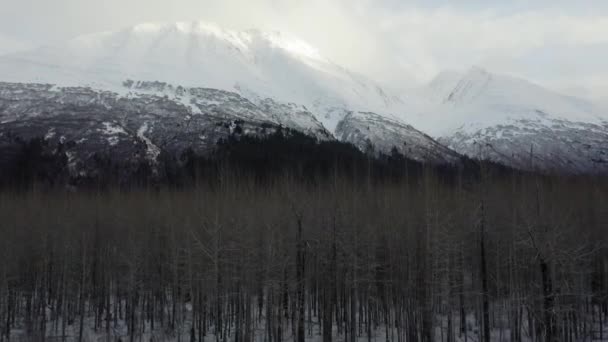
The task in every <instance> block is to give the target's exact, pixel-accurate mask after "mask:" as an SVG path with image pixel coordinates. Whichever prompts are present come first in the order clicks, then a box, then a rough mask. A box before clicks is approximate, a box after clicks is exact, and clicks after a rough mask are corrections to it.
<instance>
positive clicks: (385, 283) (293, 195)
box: [0, 138, 608, 342]
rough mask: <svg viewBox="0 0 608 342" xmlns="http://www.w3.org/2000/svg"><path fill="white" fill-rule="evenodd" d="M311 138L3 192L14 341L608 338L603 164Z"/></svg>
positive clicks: (6, 283)
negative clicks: (398, 151)
mask: <svg viewBox="0 0 608 342" xmlns="http://www.w3.org/2000/svg"><path fill="white" fill-rule="evenodd" d="M277 139H278V138H277ZM297 146H298V149H299V150H298V153H299V154H298V155H297V158H296V155H294V153H295V152H294V150H293V146H291V147H290V145H289V143H288V142H285V141H283V140H280V139H278V140H270V141H269V142H268V144H266V145H264V147H263V148H262V147H261V146H260V145H259V144H257V143H256V142H255V141H242V144H237V145H235V144H227V145H225V146H223V147H222V148H220V149H219V151H218V154H217V155H216V157H218V156H222V157H221V158H219V157H218V159H205V160H202V159H197V158H192V157H191V156H190V157H188V156H186V157H187V158H191V159H187V158H186V159H184V161H182V162H183V165H184V166H180V167H179V168H176V171H175V172H174V176H175V177H178V176H179V177H181V179H187V177H190V176H188V175H191V176H192V177H202V176H201V175H206V176H205V177H202V178H197V180H196V181H191V180H188V181H184V183H183V184H181V185H180V186H177V187H176V186H168V187H167V186H153V187H149V186H146V185H145V182H142V184H141V186H139V187H137V188H131V189H124V188H122V189H118V188H113V187H111V186H110V187H108V188H105V189H102V188H98V189H97V190H94V189H92V188H88V189H79V190H77V191H76V192H74V191H71V192H66V191H64V190H63V188H59V189H52V188H51V189H48V188H46V190H41V189H42V187H40V186H38V185H37V186H34V187H33V188H32V187H29V190H19V191H17V190H5V191H4V192H2V193H0V222H1V224H0V237H1V238H0V341H8V340H11V341H12V340H17V339H18V338H21V339H22V340H28V341H42V340H59V341H61V340H66V341H140V340H141V341H254V340H255V341H268V342H278V341H292V340H293V341H305V340H309V341H310V340H319V341H321V340H322V341H324V342H327V341H357V340H366V341H447V342H455V341H590V340H606V339H607V338H608V337H607V335H608V330H607V329H606V328H607V327H608V249H607V242H608V206H606V203H607V200H608V182H607V180H606V179H605V178H591V177H586V178H583V177H557V176H555V177H554V176H542V177H541V176H537V175H533V174H524V173H517V172H513V171H511V172H510V171H508V170H504V169H501V168H497V167H491V166H479V165H475V164H474V163H472V162H471V163H472V164H470V166H466V165H469V164H464V165H465V166H466V167H465V166H462V167H460V168H455V169H451V170H447V171H446V170H442V169H440V168H430V167H423V166H422V165H417V164H414V163H412V162H409V161H407V160H404V159H402V158H399V157H398V156H387V157H384V158H380V159H369V158H365V157H363V155H361V154H359V153H358V152H357V151H356V150H354V149H352V148H350V147H348V146H344V145H340V144H338V145H334V144H333V143H328V145H322V146H321V147H319V146H316V147H313V146H311V145H308V144H307V143H305V142H304V143H299V144H298V145H297ZM34 152H35V151H34ZM339 158H342V159H339ZM212 160H214V162H212ZM219 160H221V162H219ZM313 160H314V161H315V162H312V161H313ZM41 162H42V161H41ZM337 165H339V167H337ZM397 165H401V166H399V167H397ZM404 165H406V166H407V167H406V166H404ZM26 166H27V165H25V166H23V167H26ZM209 170H214V171H213V172H211V171H209ZM245 170H249V171H248V172H246V171H245ZM370 170H375V171H373V172H371V171H370ZM180 172H183V173H184V174H180ZM205 172H207V173H205ZM398 173H399V174H398ZM262 175H267V176H268V175H272V177H262ZM314 175H322V176H323V177H320V176H319V177H317V178H315V176H314ZM353 175H355V176H353ZM320 179H322V181H320ZM37 184H39V183H37Z"/></svg>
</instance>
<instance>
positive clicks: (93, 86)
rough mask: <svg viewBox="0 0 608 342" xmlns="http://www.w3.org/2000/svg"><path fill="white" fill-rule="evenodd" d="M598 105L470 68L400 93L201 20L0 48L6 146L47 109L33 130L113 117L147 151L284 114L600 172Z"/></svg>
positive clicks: (258, 36) (605, 164)
mask: <svg viewBox="0 0 608 342" xmlns="http://www.w3.org/2000/svg"><path fill="white" fill-rule="evenodd" d="M607 115H608V114H606V112H605V111H602V110H600V109H599V107H597V106H595V105H594V104H592V103H590V102H587V101H584V100H581V99H577V98H574V97H568V96H564V95H560V94H557V93H555V92H552V91H549V90H547V89H544V88H542V87H540V86H538V85H535V84H532V83H530V82H527V81H525V80H522V79H517V78H513V77H509V76H503V75H497V74H493V73H490V72H488V71H485V70H483V69H481V68H477V67H473V68H471V69H470V70H468V71H466V72H443V73H441V74H440V75H438V76H437V77H436V78H435V79H434V80H433V81H432V82H431V83H430V84H429V85H428V86H427V87H425V88H424V89H422V90H420V91H419V92H414V91H412V92H411V93H409V94H403V96H400V95H399V96H398V95H395V94H392V93H390V92H389V91H387V90H386V89H384V88H382V87H381V86H380V85H378V84H377V83H375V82H374V81H372V80H369V79H367V78H365V77H363V76H361V75H358V74H355V73H353V72H350V71H348V70H346V69H345V68H342V67H340V66H339V65H336V64H335V63H333V62H331V61H329V60H327V59H326V58H324V57H323V56H322V55H321V54H320V53H319V52H318V51H317V50H316V49H314V48H313V47H311V46H310V45H308V44H307V43H305V42H303V41H301V40H299V39H297V38H295V37H292V36H290V35H286V34H283V33H279V32H263V31H259V30H248V31H230V30H224V29H222V28H219V27H217V26H215V25H211V24H207V23H201V22H193V23H174V24H142V25H137V26H134V27H131V28H127V29H124V30H120V31H115V32H104V33H97V34H91V35H85V36H81V37H78V38H75V39H73V40H70V41H68V42H65V43H64V44H60V45H56V46H46V47H41V48H37V49H34V50H29V51H22V52H17V53H11V54H7V55H4V56H0V139H4V140H5V142H4V144H8V143H10V141H8V140H7V139H9V140H10V139H14V132H15V131H16V130H17V129H16V128H15V126H19V127H20V128H19V129H18V130H17V131H19V132H21V134H25V133H24V132H26V131H27V129H26V128H27V127H28V125H30V123H34V122H37V121H40V120H41V119H42V118H44V120H46V121H45V122H44V125H42V124H37V126H36V125H35V124H31V126H32V127H34V126H35V127H37V129H35V130H34V129H32V132H29V136H31V135H32V134H33V133H36V134H38V135H40V134H42V135H44V136H52V137H61V136H64V137H66V138H67V137H72V138H73V139H76V140H75V141H83V140H82V139H77V138H78V132H74V131H65V132H60V128H61V127H74V126H73V125H72V126H71V125H70V124H65V122H64V123H62V121H61V120H65V119H66V118H69V120H68V122H72V121H70V120H72V119H74V118H77V120H78V121H81V122H82V121H83V120H84V121H86V122H88V123H89V124H91V125H97V126H99V125H101V126H99V127H102V128H103V127H106V126H108V125H109V126H112V127H115V126H116V125H118V126H120V127H121V129H123V130H124V132H126V133H127V134H126V136H130V137H132V139H133V141H134V142H137V141H139V142H140V143H142V144H143V146H147V149H148V150H149V151H150V150H154V151H163V150H165V151H170V152H172V153H179V151H183V150H184V149H185V148H187V147H188V145H189V144H194V146H195V147H196V148H195V149H196V150H199V151H205V150H208V149H209V148H211V147H212V146H213V145H214V144H215V143H216V142H217V140H218V139H221V138H222V137H225V136H226V135H229V134H231V132H233V131H234V125H235V123H239V125H241V124H242V125H246V126H247V129H244V130H243V129H242V127H239V129H238V130H237V131H239V132H245V134H248V133H251V134H261V133H260V132H262V131H264V130H262V129H258V128H259V127H262V126H264V127H267V128H269V127H274V128H275V129H276V128H278V127H281V126H282V127H288V128H291V129H294V130H298V131H301V132H304V133H306V134H309V135H311V136H314V137H316V138H318V139H338V140H341V141H347V142H350V143H353V144H354V145H356V146H358V147H359V148H360V149H362V150H365V151H374V152H376V153H380V152H381V153H391V151H393V150H394V149H397V150H398V151H400V152H401V153H403V154H405V155H407V156H409V157H411V158H413V159H416V160H420V161H427V162H439V163H443V162H454V161H456V160H457V159H458V157H459V155H458V153H461V154H466V155H469V156H471V157H481V158H489V159H492V160H494V161H498V162H501V163H505V164H508V165H511V166H515V167H519V168H524V169H530V168H534V169H542V170H554V169H555V170H557V169H559V170H567V171H572V172H589V171H608V146H607V144H608V133H607V132H608V119H607V118H606V117H607ZM99 118H105V119H104V120H105V121H103V120H102V121H99ZM167 120H168V121H167ZM55 121H56V123H54V122H55ZM162 122H165V123H167V124H164V123H162ZM168 122H171V124H168ZM172 125H173V126H172ZM214 125H215V126H214ZM109 126H108V127H109ZM255 126H257V127H258V128H255ZM175 127H182V128H180V129H184V130H186V131H184V132H185V133H184V134H182V135H180V134H179V130H180V129H177V128H175ZM213 127H226V129H227V130H226V131H225V132H224V131H222V132H221V134H220V133H218V131H217V130H216V129H215V128H213ZM230 127H232V128H230ZM43 128H44V129H46V130H44V129H43ZM65 129H66V130H67V129H68V128H65ZM9 130H12V132H13V133H11V134H13V136H12V138H8V137H9V134H8V133H9ZM43 130H44V131H43ZM188 130H190V131H188ZM93 131H94V132H109V131H108V130H103V129H97V128H96V129H95V130H93ZM110 131H111V132H113V133H112V134H110V135H107V134H106V137H105V138H104V137H101V138H99V137H96V138H95V139H92V137H91V139H92V140H95V141H96V139H97V140H99V141H106V143H107V146H106V147H112V146H115V144H114V145H113V142H116V138H119V140H120V138H121V137H123V134H120V133H117V134H114V133H116V132H117V131H116V130H110ZM129 132H131V133H129ZM129 134H130V135H129ZM186 137H187V138H186ZM98 138H99V139H98ZM194 141H196V143H193V142H194ZM442 144H443V145H442ZM98 148H99V147H98ZM84 150H86V149H85V148H82V149H80V151H81V152H82V151H84ZM454 151H455V152H457V153H455V152H454ZM131 152H132V153H135V152H134V151H131ZM145 155H146V156H147V157H148V158H150V159H154V157H157V156H158V155H159V153H146V154H145ZM83 158H85V159H86V157H83Z"/></svg>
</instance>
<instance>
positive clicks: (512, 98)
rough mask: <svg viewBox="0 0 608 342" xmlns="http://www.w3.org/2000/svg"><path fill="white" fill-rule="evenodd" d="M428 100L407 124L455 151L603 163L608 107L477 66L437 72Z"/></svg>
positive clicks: (543, 162)
mask: <svg viewBox="0 0 608 342" xmlns="http://www.w3.org/2000/svg"><path fill="white" fill-rule="evenodd" d="M426 99H427V101H428V105H427V107H426V108H425V109H424V110H422V111H421V112H420V113H419V114H418V115H416V116H412V123H413V124H414V125H415V126H416V127H418V128H421V129H423V130H424V131H426V132H429V133H431V135H432V136H434V137H436V138H438V139H439V141H441V142H443V143H444V144H446V145H447V146H448V147H450V148H453V149H455V150H456V151H457V152H460V153H463V154H466V155H469V156H471V157H482V158H489V159H492V160H495V161H498V162H502V163H506V164H509V165H513V166H516V167H520V168H526V169H529V168H539V169H544V170H563V169H565V170H569V171H573V172H585V171H594V170H597V171H606V170H608V126H607V125H606V123H607V122H608V120H607V117H606V115H607V114H606V113H604V112H603V111H601V110H600V109H599V107H597V106H595V105H594V104H592V103H590V102H588V101H585V100H581V99H577V98H574V97H568V96H563V95H560V94H557V93H554V92H552V91H549V90H547V89H544V88H542V87H540V86H538V85H535V84H532V83H530V82H527V81H525V80H522V79H517V78H513V77H509V76H504V75H497V74H492V73H490V72H487V71H486V70H483V69H481V68H477V67H473V68H471V69H470V70H469V71H467V72H466V73H463V74H457V73H442V74H440V75H439V76H438V77H437V78H436V79H435V80H433V81H432V82H431V83H430V85H429V86H428V88H427V89H426ZM531 159H532V160H534V161H531Z"/></svg>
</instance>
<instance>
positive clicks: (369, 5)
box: [0, 0, 608, 101]
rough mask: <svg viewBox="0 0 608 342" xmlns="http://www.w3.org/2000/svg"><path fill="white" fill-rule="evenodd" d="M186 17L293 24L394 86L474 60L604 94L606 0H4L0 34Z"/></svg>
mask: <svg viewBox="0 0 608 342" xmlns="http://www.w3.org/2000/svg"><path fill="white" fill-rule="evenodd" d="M192 20H204V21H209V22H213V23H216V24H218V25H220V26H224V27H226V28H231V29H246V28H261V29H275V30H280V31H286V32H289V33H291V34H294V35H297V36H299V37H301V38H302V39H304V40H306V41H308V42H309V43H311V44H312V45H314V46H316V47H317V48H318V49H319V50H320V52H321V53H322V54H324V55H325V56H326V57H328V58H330V59H331V60H333V61H335V62H336V63H339V64H342V65H344V66H346V67H348V68H350V69H352V70H354V71H357V72H360V73H363V74H365V75H367V76H369V77H372V78H374V79H376V80H378V81H380V82H383V83H385V84H388V85H390V86H392V87H393V88H397V89H399V88H403V89H405V88H407V87H409V86H412V85H414V84H416V83H420V82H426V81H428V80H429V79H431V78H432V77H433V76H434V75H435V74H436V73H438V72H439V71H441V70H444V69H466V68H468V67H470V66H471V65H480V66H484V67H486V68H488V69H489V70H491V71H495V72H501V73H510V74H514V75H518V76H523V77H525V78H528V79H530V80H532V81H535V82H537V83H541V84H544V85H546V86H549V87H552V88H554V89H557V90H568V91H570V92H571V93H575V94H577V95H579V96H587V97H591V98H596V99H599V98H600V97H604V96H608V1H606V0H587V1H585V0H579V1H575V0H533V1H532V0H510V1H505V0H462V1H455V0H452V1H439V0H213V1H212V0H52V1H51V0H0V36H2V35H4V36H5V37H11V39H13V40H18V41H25V42H28V43H30V44H49V43H53V42H57V41H61V40H65V39H69V38H72V37H74V36H77V35H81V34H84V33H92V32H97V31H106V30H115V29H120V28H124V27H127V26H131V25H134V24H138V23H142V22H173V21H192ZM5 40H7V39H5ZM0 41H1V40H0ZM602 101H603V99H602Z"/></svg>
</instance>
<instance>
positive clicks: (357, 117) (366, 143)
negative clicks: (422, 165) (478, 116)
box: [336, 112, 460, 164]
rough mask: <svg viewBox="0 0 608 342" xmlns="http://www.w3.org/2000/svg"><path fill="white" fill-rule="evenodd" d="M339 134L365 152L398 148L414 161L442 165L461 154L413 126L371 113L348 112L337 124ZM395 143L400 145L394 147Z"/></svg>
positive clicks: (397, 149)
mask: <svg viewBox="0 0 608 342" xmlns="http://www.w3.org/2000/svg"><path fill="white" fill-rule="evenodd" d="M336 134H337V136H338V138H339V139H340V140H342V141H346V142H349V143H352V144H353V145H355V146H357V147H358V148H359V149H361V150H363V151H370V152H375V153H378V152H383V153H386V151H391V150H392V149H396V151H398V152H399V153H401V154H403V155H407V156H409V157H410V158H412V159H414V160H418V161H432V162H434V163H439V164H447V163H456V162H457V161H458V159H459V158H460V155H459V154H458V153H455V152H454V151H452V150H450V149H448V148H446V147H445V146H443V145H441V144H440V143H438V142H436V141H434V140H433V139H432V138H430V137H429V136H427V135H426V134H424V133H422V132H420V131H418V130H417V129H415V128H414V127H412V126H410V125H406V124H403V123H400V122H398V121H395V120H392V119H390V118H387V117H384V116H381V115H378V114H375V113H371V112H353V113H349V114H348V115H346V117H345V119H344V120H342V121H341V122H340V124H339V125H338V127H337V129H336ZM396 141H398V142H400V144H395V142H396Z"/></svg>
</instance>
